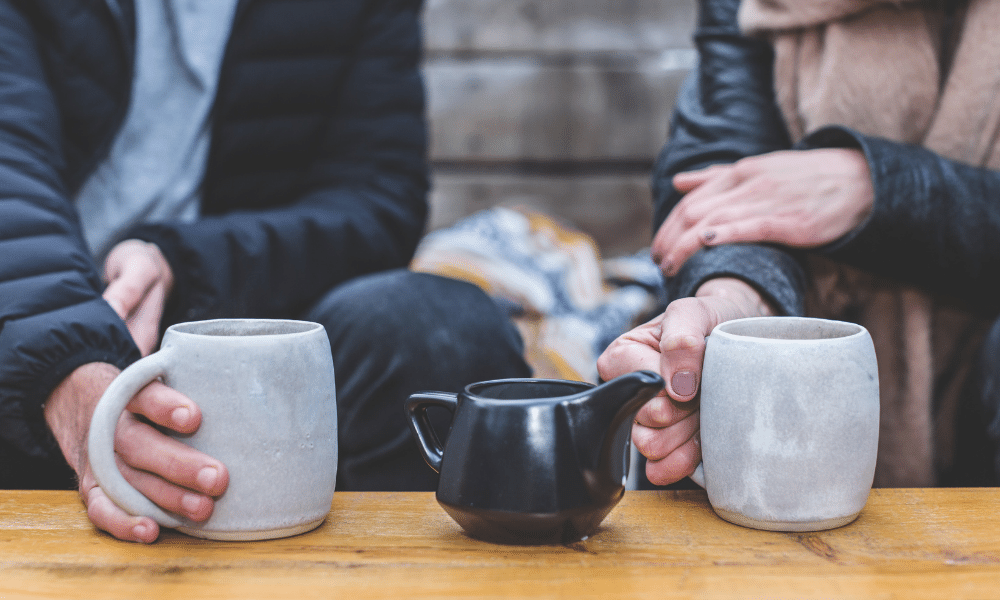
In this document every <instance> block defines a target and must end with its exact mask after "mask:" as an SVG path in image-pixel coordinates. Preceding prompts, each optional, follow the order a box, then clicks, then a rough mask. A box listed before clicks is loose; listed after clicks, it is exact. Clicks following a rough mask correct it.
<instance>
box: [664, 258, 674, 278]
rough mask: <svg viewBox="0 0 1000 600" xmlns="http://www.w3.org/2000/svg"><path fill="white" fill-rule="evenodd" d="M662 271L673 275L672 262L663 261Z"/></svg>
mask: <svg viewBox="0 0 1000 600" xmlns="http://www.w3.org/2000/svg"><path fill="white" fill-rule="evenodd" d="M663 272H664V273H666V274H667V275H673V274H674V263H672V262H670V261H667V262H665V263H663Z"/></svg>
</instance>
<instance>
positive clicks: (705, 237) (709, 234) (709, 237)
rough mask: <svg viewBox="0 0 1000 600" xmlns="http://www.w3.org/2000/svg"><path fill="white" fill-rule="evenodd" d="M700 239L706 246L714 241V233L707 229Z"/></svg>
mask: <svg viewBox="0 0 1000 600" xmlns="http://www.w3.org/2000/svg"><path fill="white" fill-rule="evenodd" d="M701 239H702V240H704V242H705V243H706V244H707V243H709V242H711V241H712V240H714V239H715V232H714V231H712V230H711V229H709V230H708V231H705V232H703V233H702V234H701Z"/></svg>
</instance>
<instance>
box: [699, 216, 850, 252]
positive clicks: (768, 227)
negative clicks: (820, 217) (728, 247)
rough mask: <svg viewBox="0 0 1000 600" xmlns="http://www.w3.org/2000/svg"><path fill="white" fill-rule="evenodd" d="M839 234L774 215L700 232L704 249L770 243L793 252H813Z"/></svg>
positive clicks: (801, 220) (808, 223)
mask: <svg viewBox="0 0 1000 600" xmlns="http://www.w3.org/2000/svg"><path fill="white" fill-rule="evenodd" d="M840 235H841V231H840V230H831V231H824V230H820V229H818V228H817V227H815V226H814V224H813V223H812V221H811V219H808V218H801V217H796V216H795V215H775V216H760V217H753V218H746V219H742V220H734V221H732V222H728V223H725V224H720V225H712V226H708V227H706V228H705V229H704V230H703V231H702V232H701V238H702V242H703V243H704V244H706V245H712V246H715V245H720V244H734V243H773V244H783V245H785V246H791V247H795V248H815V247H817V246H821V245H823V244H827V243H829V242H832V241H834V240H835V239H837V238H838V237H840Z"/></svg>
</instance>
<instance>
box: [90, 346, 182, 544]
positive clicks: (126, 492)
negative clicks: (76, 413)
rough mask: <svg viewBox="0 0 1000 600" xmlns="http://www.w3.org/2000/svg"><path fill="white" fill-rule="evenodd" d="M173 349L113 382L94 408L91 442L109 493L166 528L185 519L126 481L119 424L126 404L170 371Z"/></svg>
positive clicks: (95, 467) (93, 463) (96, 469)
mask: <svg viewBox="0 0 1000 600" xmlns="http://www.w3.org/2000/svg"><path fill="white" fill-rule="evenodd" d="M172 356H173V353H172V351H171V350H170V349H169V348H165V349H162V350H160V351H159V352H156V353H154V354H150V355H149V356H147V357H146V358H143V359H140V360H138V361H136V362H135V363H133V364H132V365H131V366H129V367H128V368H127V369H125V370H124V371H122V372H121V374H119V375H118V377H116V378H115V379H114V381H112V382H111V385H109V386H108V389H107V390H105V392H104V395H103V396H101V399H100V401H98V403H97V406H96V407H95V408H94V416H93V417H91V420H90V435H89V436H88V437H89V439H88V441H87V452H88V454H89V457H88V458H89V460H90V469H91V471H93V473H94V478H95V479H96V480H97V485H99V486H101V489H102V490H103V491H104V493H105V494H107V495H108V497H109V498H111V500H112V501H114V503H115V504H117V505H118V506H120V507H121V508H122V509H123V510H125V512H127V513H129V514H131V515H142V516H147V517H149V518H151V519H153V520H154V521H156V522H157V523H159V524H160V525H163V526H165V527H181V526H183V525H184V523H183V522H182V521H180V520H179V519H177V517H174V516H172V515H170V514H169V513H167V512H165V511H164V510H163V509H162V508H160V507H159V506H157V505H156V504H154V503H153V502H152V501H151V500H150V499H149V498H147V497H145V496H143V495H142V494H141V493H140V492H139V491H138V490H137V489H135V488H134V487H132V486H131V485H129V483H128V482H127V481H125V477H124V476H123V475H122V474H121V471H119V470H118V465H117V464H115V427H116V426H117V425H118V418H119V417H120V416H121V414H122V411H123V410H125V406H126V405H128V403H129V401H130V400H132V397H133V396H135V395H136V394H137V393H139V390H141V389H142V388H144V387H146V385H147V384H149V383H150V382H152V381H153V380H155V379H156V378H158V377H162V376H163V375H164V374H166V372H167V369H168V368H169V366H170V364H171V363H172V361H171V357H172Z"/></svg>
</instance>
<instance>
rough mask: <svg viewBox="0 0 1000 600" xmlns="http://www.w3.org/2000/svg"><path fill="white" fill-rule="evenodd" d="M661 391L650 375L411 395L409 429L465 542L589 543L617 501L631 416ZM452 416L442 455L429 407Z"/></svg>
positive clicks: (511, 382)
mask: <svg viewBox="0 0 1000 600" xmlns="http://www.w3.org/2000/svg"><path fill="white" fill-rule="evenodd" d="M662 388H663V379H662V378H661V377H660V376H659V375H657V374H655V373H652V372H649V371H638V372H635V373H630V374H628V375H623V376H622V377H619V378H617V379H614V380H612V381H609V382H607V383H605V384H603V385H601V386H597V387H595V386H593V385H591V384H589V383H582V382H576V381H560V380H541V379H506V380H498V381H487V382H482V383H475V384H472V385H470V386H468V387H466V388H465V390H464V391H463V392H462V393H461V394H458V395H456V394H448V393H442V392H429V393H422V394H414V395H412V396H410V399H409V400H408V401H407V402H406V411H407V415H408V416H409V420H410V425H411V429H412V430H413V433H414V435H415V436H416V438H417V441H418V442H419V443H420V446H421V448H422V450H423V452H424V457H425V458H426V460H427V463H428V464H429V465H431V467H432V468H434V469H436V470H438V471H439V472H440V473H441V478H440V483H439V484H438V490H437V499H438V502H439V503H440V504H441V506H442V507H444V509H445V510H446V511H447V512H448V514H449V515H451V516H452V517H453V518H454V519H455V520H456V521H457V522H458V523H459V524H460V525H461V526H462V527H463V528H464V529H465V530H466V531H467V532H468V533H469V534H470V535H472V536H473V537H477V538H480V539H484V540H489V541H495V542H504V543H552V542H564V543H565V542H572V541H577V540H580V539H583V538H586V537H588V536H589V535H591V534H592V533H594V531H596V530H597V528H598V526H599V525H600V523H601V521H602V520H603V519H604V517H605V516H607V514H608V513H609V512H610V511H611V509H612V508H614V506H615V505H616V504H617V503H618V501H619V500H621V498H622V496H623V495H624V493H625V485H624V484H625V478H626V477H627V475H628V461H629V455H628V452H627V450H628V440H629V434H630V431H631V425H632V419H633V416H634V414H635V412H636V411H638V410H639V408H640V407H641V406H642V405H643V404H644V403H645V402H646V401H648V400H649V399H650V398H652V397H653V396H654V395H656V393H657V392H658V391H659V390H661V389H662ZM430 406H442V407H444V408H447V409H449V410H451V411H452V412H453V413H454V418H453V420H452V425H451V432H450V433H449V434H448V442H447V445H446V446H445V447H444V448H442V447H441V444H440V442H439V441H438V438H437V435H436V434H435V433H434V430H433V428H431V427H430V425H429V422H428V421H427V414H426V411H427V408H428V407H430Z"/></svg>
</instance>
